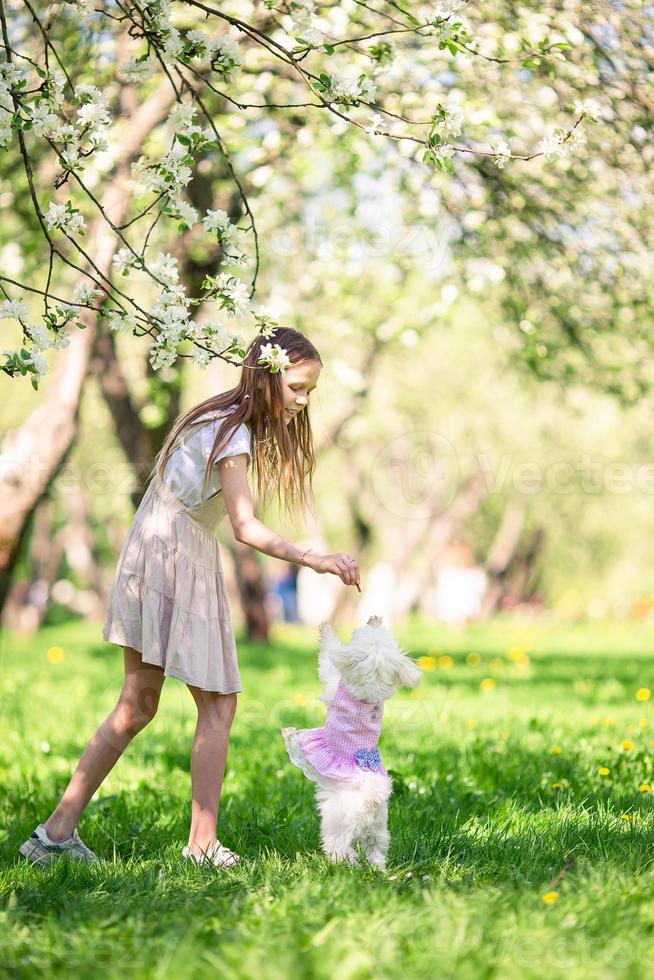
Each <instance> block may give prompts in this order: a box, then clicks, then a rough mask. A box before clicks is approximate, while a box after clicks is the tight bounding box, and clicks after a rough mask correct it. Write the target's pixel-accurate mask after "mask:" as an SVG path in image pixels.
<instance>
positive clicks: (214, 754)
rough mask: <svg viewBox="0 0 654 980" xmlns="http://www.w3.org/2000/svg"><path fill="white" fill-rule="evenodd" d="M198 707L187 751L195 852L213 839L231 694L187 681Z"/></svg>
mask: <svg viewBox="0 0 654 980" xmlns="http://www.w3.org/2000/svg"><path fill="white" fill-rule="evenodd" d="M187 687H188V689H189V691H190V692H191V694H192V695H193V698H194V700H195V703H196V705H197V709H198V721H197V726H196V729H195V738H194V740H193V750H192V752H191V785H192V797H193V799H192V804H191V829H190V832H189V839H188V844H189V847H190V848H191V850H192V851H193V853H194V854H197V855H198V856H199V855H200V854H201V853H202V852H204V851H207V850H208V848H209V847H210V846H211V845H212V844H213V842H214V841H215V840H216V822H217V820H218V804H219V802H220V793H221V790H222V786H223V777H224V775H225V762H226V761H227V743H228V741H229V731H230V728H231V726H232V721H233V719H234V714H235V712H236V695H235V694H218V693H217V692H215V691H203V690H201V689H200V688H199V687H193V686H192V685H191V684H188V685H187Z"/></svg>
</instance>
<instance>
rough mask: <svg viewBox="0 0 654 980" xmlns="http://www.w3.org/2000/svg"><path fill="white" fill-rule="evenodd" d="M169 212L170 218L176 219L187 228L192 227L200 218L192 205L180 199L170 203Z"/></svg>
mask: <svg viewBox="0 0 654 980" xmlns="http://www.w3.org/2000/svg"><path fill="white" fill-rule="evenodd" d="M170 211H171V215H172V217H174V218H177V219H178V220H179V221H181V222H182V223H183V224H185V225H186V227H187V228H192V227H193V225H195V224H197V221H198V219H199V217H200V215H199V214H198V212H197V210H196V209H195V208H194V207H193V205H192V204H189V202H188V201H184V200H182V198H178V199H177V200H174V201H171V202H170Z"/></svg>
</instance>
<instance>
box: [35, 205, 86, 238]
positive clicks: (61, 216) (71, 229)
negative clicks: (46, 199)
mask: <svg viewBox="0 0 654 980" xmlns="http://www.w3.org/2000/svg"><path fill="white" fill-rule="evenodd" d="M43 217H44V219H45V223H46V224H47V226H48V228H49V229H50V231H52V229H53V228H61V230H62V231H65V232H68V233H69V234H71V235H77V234H79V232H81V231H84V229H85V228H86V222H85V221H84V218H83V217H82V215H81V214H80V213H79V211H78V210H77V209H76V208H73V206H72V205H71V203H70V201H66V203H65V204H57V203H56V202H55V201H51V202H50V204H49V206H48V210H47V211H46V212H45V214H44V215H43Z"/></svg>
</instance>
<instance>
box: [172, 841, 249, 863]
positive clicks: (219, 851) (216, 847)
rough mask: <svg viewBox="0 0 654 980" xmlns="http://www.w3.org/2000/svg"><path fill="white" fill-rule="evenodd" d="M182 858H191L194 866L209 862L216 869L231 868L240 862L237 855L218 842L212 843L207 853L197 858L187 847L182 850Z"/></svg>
mask: <svg viewBox="0 0 654 980" xmlns="http://www.w3.org/2000/svg"><path fill="white" fill-rule="evenodd" d="M182 857H184V858H193V860H194V861H195V863H196V864H204V863H205V861H210V862H211V864H213V865H215V866H216V867H217V868H233V867H235V866H236V865H237V864H239V863H240V861H241V858H240V856H239V855H238V854H235V853H234V851H230V850H229V848H228V847H225V845H224V844H221V843H220V841H219V840H216V841H214V843H213V844H212V845H211V847H210V848H209V849H208V850H207V851H203V852H202V853H201V854H200V855H199V856H198V855H197V854H195V853H194V852H193V851H192V850H191V848H190V847H188V845H187V846H186V847H185V848H183V850H182Z"/></svg>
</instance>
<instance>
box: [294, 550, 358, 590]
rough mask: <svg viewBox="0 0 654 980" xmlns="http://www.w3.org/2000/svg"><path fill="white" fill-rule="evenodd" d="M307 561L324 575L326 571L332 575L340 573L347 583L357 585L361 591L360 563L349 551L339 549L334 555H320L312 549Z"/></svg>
mask: <svg viewBox="0 0 654 980" xmlns="http://www.w3.org/2000/svg"><path fill="white" fill-rule="evenodd" d="M305 561H306V563H307V564H308V565H309V567H310V568H313V570H314V572H318V574H319V575H324V574H325V572H331V573H332V575H338V577H339V578H340V579H342V580H343V582H345V584H346V585H356V587H357V589H358V590H359V592H361V589H360V587H359V582H360V581H361V577H360V573H359V563H358V561H357V560H356V558H354V557H353V556H352V555H350V554H349V553H348V552H346V551H337V552H335V554H333V555H320V554H316V553H315V552H313V551H310V552H309V554H308V555H307V556H306V558H305Z"/></svg>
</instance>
